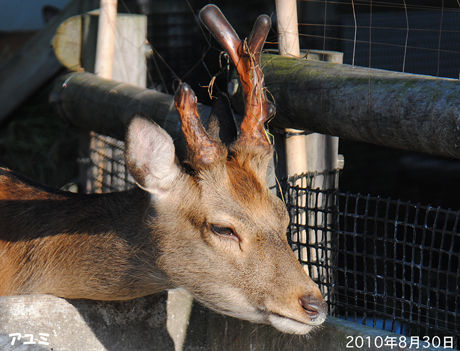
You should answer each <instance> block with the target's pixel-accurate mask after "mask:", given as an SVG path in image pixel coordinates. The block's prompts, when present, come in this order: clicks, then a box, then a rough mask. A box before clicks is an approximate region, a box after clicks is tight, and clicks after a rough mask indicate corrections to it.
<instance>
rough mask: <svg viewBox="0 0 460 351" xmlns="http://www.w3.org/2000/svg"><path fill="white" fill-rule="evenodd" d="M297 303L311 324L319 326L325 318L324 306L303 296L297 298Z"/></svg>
mask: <svg viewBox="0 0 460 351" xmlns="http://www.w3.org/2000/svg"><path fill="white" fill-rule="evenodd" d="M299 303H300V305H301V306H302V308H303V310H304V311H305V313H306V314H307V316H308V317H309V318H310V320H311V321H312V322H318V324H321V323H322V322H323V321H324V319H325V318H326V306H325V304H324V302H323V301H321V300H318V299H315V298H314V297H311V296H308V295H304V296H301V297H300V298H299Z"/></svg>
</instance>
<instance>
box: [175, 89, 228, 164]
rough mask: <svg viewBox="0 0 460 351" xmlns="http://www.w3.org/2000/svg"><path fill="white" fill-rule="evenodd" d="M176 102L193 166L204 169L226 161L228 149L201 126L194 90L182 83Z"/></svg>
mask: <svg viewBox="0 0 460 351" xmlns="http://www.w3.org/2000/svg"><path fill="white" fill-rule="evenodd" d="M174 101H175V104H176V108H177V112H178V113H179V116H180V119H181V123H182V132H183V133H184V136H185V140H186V142H187V152H188V159H189V162H190V164H191V166H192V167H193V168H195V169H202V168H206V167H208V166H209V165H211V164H212V163H214V162H216V161H218V160H221V159H225V158H226V156H227V150H226V148H225V147H224V146H223V145H222V143H221V142H220V141H217V140H214V139H213V138H212V137H211V136H210V135H209V134H208V133H207V132H206V130H205V129H204V127H203V125H202V124H201V120H200V117H199V115H198V110H197V98H196V95H195V93H194V92H193V90H192V88H191V87H190V86H189V85H188V84H186V83H181V84H180V86H179V88H178V90H177V92H176V95H175V97H174Z"/></svg>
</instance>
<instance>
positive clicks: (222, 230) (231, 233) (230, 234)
mask: <svg viewBox="0 0 460 351" xmlns="http://www.w3.org/2000/svg"><path fill="white" fill-rule="evenodd" d="M211 231H212V232H213V233H214V234H216V235H219V236H221V237H224V238H226V239H233V240H236V241H239V240H240V238H239V237H238V235H237V234H236V233H235V230H234V229H233V228H230V227H224V226H220V225H216V224H211Z"/></svg>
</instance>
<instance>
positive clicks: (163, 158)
mask: <svg viewBox="0 0 460 351" xmlns="http://www.w3.org/2000/svg"><path fill="white" fill-rule="evenodd" d="M125 158H126V163H127V165H128V170H129V172H130V173H131V175H132V176H133V177H134V179H135V180H136V182H137V183H138V185H139V186H140V187H141V188H142V189H144V190H146V191H148V192H150V193H152V194H153V195H155V196H157V197H161V196H162V195H164V194H166V193H167V192H168V190H170V189H171V187H172V185H173V183H174V180H175V179H176V178H177V177H178V176H179V174H180V166H179V165H178V163H177V161H176V155H175V149H174V143H173V141H172V139H171V137H170V136H169V134H168V133H166V131H165V130H164V129H163V128H161V127H160V126H159V125H158V124H156V123H154V122H152V121H150V120H148V119H147V118H145V117H142V116H139V115H136V116H134V117H133V119H132V120H131V122H130V123H129V126H128V131H127V134H126V148H125Z"/></svg>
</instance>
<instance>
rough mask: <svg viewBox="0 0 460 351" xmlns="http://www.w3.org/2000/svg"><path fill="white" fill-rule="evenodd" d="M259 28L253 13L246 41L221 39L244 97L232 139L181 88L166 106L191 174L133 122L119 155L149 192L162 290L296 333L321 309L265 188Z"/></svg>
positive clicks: (315, 320)
mask: <svg viewBox="0 0 460 351" xmlns="http://www.w3.org/2000/svg"><path fill="white" fill-rule="evenodd" d="M206 9H207V10H206ZM203 11H204V14H203ZM201 16H202V19H203V21H204V22H205V23H206V24H208V22H209V21H210V20H212V21H211V22H212V23H214V24H215V22H216V21H217V22H218V23H220V24H221V25H222V23H223V24H224V25H225V23H227V22H226V20H225V18H223V15H222V14H221V13H220V11H219V10H218V9H217V8H215V7H213V6H207V7H205V8H204V10H202V12H201ZM203 17H204V18H203ZM208 27H209V26H208ZM268 28H269V22H267V18H266V17H262V19H261V17H259V19H258V22H256V25H255V29H254V30H253V33H252V34H251V37H250V39H249V41H248V42H244V43H243V42H241V41H240V40H239V39H238V38H237V37H235V36H236V33H234V32H233V34H232V33H230V36H228V35H227V36H226V39H225V40H227V41H224V42H223V44H224V47H225V48H226V49H227V51H229V53H230V56H232V58H233V60H234V62H235V65H236V66H237V69H238V72H239V74H240V78H241V80H242V82H243V88H244V92H245V96H246V114H245V118H244V120H243V122H242V125H241V133H240V135H239V137H238V139H237V140H236V141H235V142H233V143H232V144H231V145H230V146H229V147H228V148H227V147H226V146H224V145H223V144H222V143H221V142H220V140H218V138H216V137H212V136H211V135H210V134H209V133H208V132H207V131H206V130H205V129H204V128H203V126H202V124H201V122H200V119H199V116H198V113H197V109H196V103H197V102H196V97H195V94H194V93H193V91H192V89H191V88H190V87H189V86H188V85H186V84H181V86H180V87H179V89H178V92H177V93H176V97H175V102H176V107H177V110H178V112H179V115H180V118H181V122H182V131H183V133H184V135H185V139H186V142H187V151H188V160H187V162H188V164H189V166H190V168H191V171H188V172H186V171H185V170H184V169H183V168H182V167H181V166H180V164H179V163H178V162H177V160H176V158H175V153H174V145H173V142H172V140H171V138H170V137H169V135H168V134H167V133H166V132H165V131H164V130H162V129H161V128H160V127H159V126H157V125H156V124H153V123H152V122H150V121H148V120H146V119H144V118H141V117H135V118H134V119H133V120H132V122H131V124H130V126H129V128H128V135H127V151H126V159H127V163H128V167H129V169H130V171H131V173H132V175H133V176H134V177H135V179H136V181H137V182H138V183H139V185H140V187H141V188H143V189H144V190H147V191H148V192H150V193H151V196H152V211H151V212H152V213H153V214H154V215H151V216H148V217H147V218H146V222H147V223H148V226H149V228H150V230H151V232H152V238H153V241H154V242H155V243H156V247H157V251H158V255H157V259H156V266H157V267H158V268H160V269H161V270H162V271H163V272H164V273H165V274H166V276H167V277H168V279H169V280H170V283H171V285H172V286H174V287H182V288H185V289H186V290H188V291H189V292H190V293H192V294H193V295H194V297H195V298H196V299H197V300H198V301H200V302H201V303H203V304H204V305H206V306H208V307H209V308H211V309H213V310H215V311H217V312H220V313H223V314H226V315H230V316H234V317H237V318H241V319H245V320H249V321H252V322H258V323H268V324H271V325H273V326H274V327H275V328H277V329H279V330H280V331H282V332H287V333H295V334H306V333H308V332H309V331H310V330H311V329H312V328H314V326H316V325H319V324H321V323H322V322H323V321H324V320H325V306H324V303H323V301H322V297H321V293H320V291H319V289H318V288H317V286H316V285H315V284H314V282H313V281H312V280H311V279H310V278H309V277H308V276H307V275H306V273H305V272H304V270H303V268H302V267H301V265H300V264H299V262H298V261H297V259H296V257H295V256H294V254H293V252H292V250H291V248H290V247H289V245H288V242H287V238H286V229H287V226H288V224H289V217H288V213H287V211H286V208H285V205H284V204H283V203H282V201H281V200H280V199H278V198H277V197H276V196H274V195H273V194H272V193H271V192H270V191H269V189H268V187H267V185H266V183H265V173H266V169H267V164H268V161H269V159H270V157H271V154H272V146H271V145H270V142H269V140H268V138H267V136H266V133H265V130H264V122H265V121H266V120H267V119H268V117H269V116H270V114H271V105H270V103H269V102H268V101H267V100H266V97H265V94H264V91H263V75H262V72H261V70H260V68H259V66H258V57H259V55H260V49H261V47H262V44H261V43H263V41H264V40H265V37H266V34H267V31H268ZM227 30H228V29H227ZM227 34H228V33H227ZM232 35H233V37H232ZM229 37H230V39H229ZM232 40H233V41H232ZM229 43H230V44H229ZM234 56H235V57H234Z"/></svg>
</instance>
